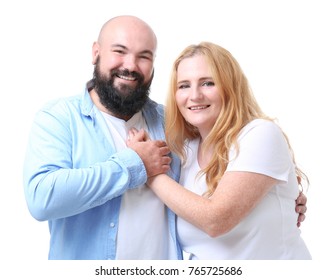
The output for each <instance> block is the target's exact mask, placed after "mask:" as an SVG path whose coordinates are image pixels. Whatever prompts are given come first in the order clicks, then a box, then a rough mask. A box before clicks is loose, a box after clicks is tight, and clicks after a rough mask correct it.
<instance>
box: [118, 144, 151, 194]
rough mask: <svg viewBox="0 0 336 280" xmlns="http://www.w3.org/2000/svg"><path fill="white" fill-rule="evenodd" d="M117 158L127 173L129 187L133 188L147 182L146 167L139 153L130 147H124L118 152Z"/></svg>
mask: <svg viewBox="0 0 336 280" xmlns="http://www.w3.org/2000/svg"><path fill="white" fill-rule="evenodd" d="M118 158H119V160H120V162H121V163H122V164H123V165H124V167H125V168H126V169H127V170H128V174H129V184H128V188H129V189H134V188H136V187H138V186H141V185H143V184H145V183H146V182H147V172H146V167H145V165H144V163H143V161H142V160H141V158H140V157H139V155H138V154H137V153H136V152H135V151H133V150H132V149H125V150H123V151H122V152H119V153H118Z"/></svg>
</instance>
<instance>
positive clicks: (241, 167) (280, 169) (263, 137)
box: [227, 120, 293, 182]
mask: <svg viewBox="0 0 336 280" xmlns="http://www.w3.org/2000/svg"><path fill="white" fill-rule="evenodd" d="M238 143H239V154H238V156H237V157H235V154H236V151H235V150H234V149H232V150H231V152H230V162H229V164H228V168H227V171H247V172H255V173H260V174H264V175H267V176H270V177H272V178H275V179H277V180H280V181H284V182H287V181H288V175H289V173H290V172H291V170H292V169H293V163H292V159H291V153H290V150H289V147H288V144H287V141H286V139H285V136H284V135H283V133H282V131H281V129H280V128H279V127H278V126H277V125H276V124H275V123H273V122H271V121H265V120H257V121H253V122H252V123H250V124H248V125H247V126H246V127H245V128H243V130H242V131H241V133H240V136H239V137H238Z"/></svg>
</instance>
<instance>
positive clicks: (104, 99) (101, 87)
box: [93, 59, 154, 119]
mask: <svg viewBox="0 0 336 280" xmlns="http://www.w3.org/2000/svg"><path fill="white" fill-rule="evenodd" d="M99 65H100V63H99V59H98V61H97V64H96V65H95V68H94V73H93V83H94V89H95V91H96V92H97V94H98V96H99V100H100V103H101V104H102V105H103V106H104V107H105V108H106V109H107V110H108V111H109V112H111V113H112V114H113V115H115V116H117V117H119V118H125V119H128V118H131V117H132V116H133V115H134V114H135V113H137V112H139V111H140V110H141V109H142V108H143V106H144V105H145V103H146V101H147V100H148V96H149V93H150V85H151V82H152V79H153V76H154V72H153V75H152V77H151V79H150V81H149V82H148V83H147V84H144V83H143V81H144V78H143V76H142V75H141V74H139V73H138V72H129V71H128V70H127V69H126V70H123V71H121V70H113V71H112V72H111V74H110V77H104V76H103V75H102V73H101V72H100V70H99ZM117 74H118V75H124V76H130V75H131V76H132V77H135V78H136V79H137V81H138V85H137V87H136V88H135V89H133V88H131V87H129V86H127V85H121V86H120V89H118V88H117V87H115V86H114V85H113V83H114V79H115V77H116V75H117Z"/></svg>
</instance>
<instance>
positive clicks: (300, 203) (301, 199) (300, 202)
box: [295, 192, 307, 227]
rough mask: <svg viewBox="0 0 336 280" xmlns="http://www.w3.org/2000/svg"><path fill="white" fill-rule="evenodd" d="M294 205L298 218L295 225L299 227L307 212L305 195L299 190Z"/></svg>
mask: <svg viewBox="0 0 336 280" xmlns="http://www.w3.org/2000/svg"><path fill="white" fill-rule="evenodd" d="M295 202H296V206H295V211H296V212H297V213H298V214H299V216H298V220H297V226H298V227H300V226H301V223H302V222H303V221H304V220H305V218H306V215H305V213H306V212H307V206H306V204H307V197H306V196H305V195H304V193H302V192H300V194H299V196H298V198H297V199H296V200H295Z"/></svg>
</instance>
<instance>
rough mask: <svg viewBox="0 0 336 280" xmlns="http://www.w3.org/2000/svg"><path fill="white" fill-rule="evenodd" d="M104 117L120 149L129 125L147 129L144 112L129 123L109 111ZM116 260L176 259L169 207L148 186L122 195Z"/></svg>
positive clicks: (115, 143)
mask: <svg viewBox="0 0 336 280" xmlns="http://www.w3.org/2000/svg"><path fill="white" fill-rule="evenodd" d="M103 116H104V118H105V120H106V123H107V125H108V127H109V129H110V133H111V135H112V139H113V142H114V145H115V148H116V150H117V151H119V150H121V149H125V148H126V138H127V134H128V130H129V129H130V128H132V127H135V128H136V129H138V130H139V129H141V128H144V129H145V130H147V131H148V129H147V125H146V121H145V119H144V118H143V116H142V113H141V112H138V113H137V114H135V115H134V116H133V117H132V118H131V119H130V120H128V121H127V122H126V121H124V120H122V119H118V118H115V117H113V116H111V115H109V114H106V113H103ZM144 248H145V249H144ZM116 259H119V260H126V259H129V260H140V259H141V260H149V259H157V260H160V259H176V249H175V246H174V243H173V241H172V238H171V236H170V234H169V228H168V219H167V209H166V207H165V206H164V204H163V203H162V202H161V200H160V199H159V198H158V197H157V196H156V195H155V194H154V193H153V191H152V190H151V189H150V188H148V187H147V186H145V185H143V186H139V187H137V188H135V189H132V190H128V191H126V192H125V193H124V194H123V196H122V200H121V208H120V214H119V225H118V235H117V251H116Z"/></svg>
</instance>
